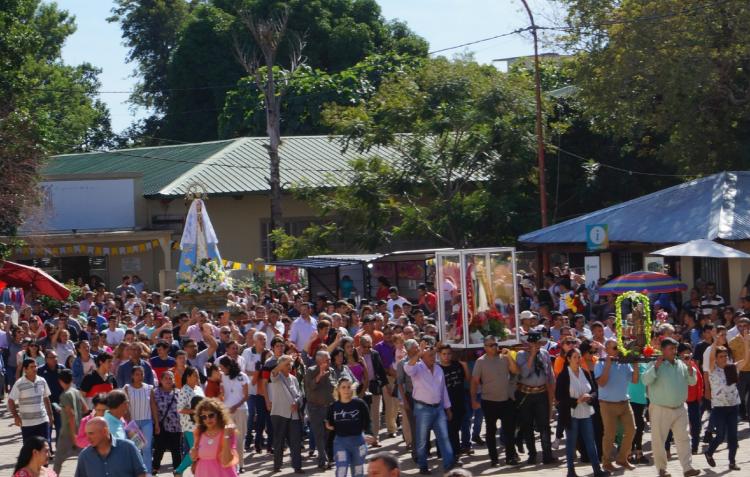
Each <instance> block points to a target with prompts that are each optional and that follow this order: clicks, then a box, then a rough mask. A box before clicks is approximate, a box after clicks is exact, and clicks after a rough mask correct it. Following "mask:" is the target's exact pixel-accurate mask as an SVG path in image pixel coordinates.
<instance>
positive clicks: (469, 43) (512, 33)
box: [427, 27, 533, 55]
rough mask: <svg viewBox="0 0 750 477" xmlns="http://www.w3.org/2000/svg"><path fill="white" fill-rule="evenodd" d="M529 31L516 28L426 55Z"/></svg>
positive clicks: (528, 28)
mask: <svg viewBox="0 0 750 477" xmlns="http://www.w3.org/2000/svg"><path fill="white" fill-rule="evenodd" d="M530 30H533V28H532V27H525V28H517V29H515V30H513V31H509V32H507V33H502V34H500V35H495V36H491V37H488V38H482V39H481V40H474V41H469V42H466V43H461V44H460V45H456V46H449V47H447V48H441V49H439V50H433V51H430V52H429V53H427V54H428V55H434V54H436V53H442V52H444V51H450V50H457V49H458V48H464V47H466V46H471V45H476V44H477V43H484V42H486V41H492V40H497V39H498V38H503V37H506V36H511V35H516V34H518V33H523V32H525V31H530Z"/></svg>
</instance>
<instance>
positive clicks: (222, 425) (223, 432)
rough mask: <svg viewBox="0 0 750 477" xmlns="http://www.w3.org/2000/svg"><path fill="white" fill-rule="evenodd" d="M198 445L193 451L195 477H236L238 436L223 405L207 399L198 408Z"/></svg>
mask: <svg viewBox="0 0 750 477" xmlns="http://www.w3.org/2000/svg"><path fill="white" fill-rule="evenodd" d="M195 415H196V416H197V417H198V420H197V423H196V427H195V429H194V431H193V432H194V434H195V436H194V437H195V443H194V444H193V447H192V449H190V458H191V459H192V460H193V462H194V464H193V475H195V477H237V470H236V466H237V464H238V462H239V455H238V454H237V450H236V446H237V433H236V432H235V429H234V426H233V424H232V419H231V417H229V412H228V411H227V408H226V407H224V404H222V402H221V401H219V400H218V399H214V398H207V399H204V400H203V401H201V402H200V404H198V406H197V407H196V408H195Z"/></svg>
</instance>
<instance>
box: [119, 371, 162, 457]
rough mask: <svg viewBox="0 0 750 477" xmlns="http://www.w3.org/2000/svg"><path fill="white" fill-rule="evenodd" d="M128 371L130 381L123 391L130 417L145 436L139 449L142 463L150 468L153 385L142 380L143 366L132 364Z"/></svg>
mask: <svg viewBox="0 0 750 477" xmlns="http://www.w3.org/2000/svg"><path fill="white" fill-rule="evenodd" d="M130 372H131V373H132V374H131V376H132V383H131V384H126V385H125V387H124V388H123V391H125V394H127V395H128V403H129V409H130V419H131V420H133V421H135V423H136V424H138V428H139V429H140V430H141V432H142V433H143V436H144V437H145V438H146V445H145V446H144V447H143V449H141V454H143V463H144V464H146V468H147V469H151V460H152V457H153V451H152V443H153V438H154V415H153V413H152V412H151V410H152V406H153V403H152V402H151V391H152V390H153V388H154V387H153V386H152V385H150V384H146V383H144V382H143V378H144V376H145V373H144V371H143V367H141V366H133V369H132V370H131V371H130Z"/></svg>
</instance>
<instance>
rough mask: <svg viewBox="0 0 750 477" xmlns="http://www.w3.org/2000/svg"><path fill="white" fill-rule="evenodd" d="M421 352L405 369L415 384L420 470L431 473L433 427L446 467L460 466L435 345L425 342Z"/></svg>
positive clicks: (414, 399)
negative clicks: (450, 433)
mask: <svg viewBox="0 0 750 477" xmlns="http://www.w3.org/2000/svg"><path fill="white" fill-rule="evenodd" d="M421 346H422V347H423V348H422V350H421V352H420V353H418V354H415V355H413V356H411V357H410V358H409V361H408V362H407V363H406V364H404V372H405V373H406V374H407V375H408V376H409V377H410V378H411V381H412V385H413V392H412V398H413V401H414V417H415V420H416V427H417V429H416V433H415V434H416V447H417V464H418V465H419V473H420V474H422V475H430V474H431V472H430V470H429V468H428V467H427V439H428V438H429V435H430V430H432V431H433V432H434V433H435V437H436V438H437V444H438V449H440V455H441V456H442V457H443V468H444V469H445V471H449V470H451V469H452V468H454V467H456V466H457V465H458V462H457V460H456V457H455V454H454V452H453V448H452V447H451V442H450V439H449V437H448V420H450V419H452V418H453V414H452V412H451V401H450V398H449V397H448V388H446V386H445V376H444V375H443V370H442V368H441V367H440V366H437V365H436V364H435V349H434V348H433V345H431V344H429V343H428V342H426V341H422V343H421Z"/></svg>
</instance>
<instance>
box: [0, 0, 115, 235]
mask: <svg viewBox="0 0 750 477" xmlns="http://www.w3.org/2000/svg"><path fill="white" fill-rule="evenodd" d="M74 31H75V23H74V21H73V18H72V17H70V15H69V14H68V13H67V12H65V11H63V10H59V9H58V8H57V6H56V5H55V4H42V3H41V2H40V1H39V0H8V1H5V2H3V8H2V9H0V168H1V169H2V170H3V180H2V181H0V208H2V209H3V214H2V216H1V217H0V234H11V235H12V234H14V233H15V231H16V227H17V226H18V225H19V224H20V222H21V220H22V216H23V213H24V211H25V210H27V209H28V208H29V207H31V206H33V205H34V204H36V203H37V202H38V199H39V196H38V189H37V188H36V187H35V185H36V182H37V179H38V177H37V170H38V168H39V166H40V165H41V163H42V161H43V158H44V157H45V155H46V154H50V153H60V152H69V151H81V150H87V149H89V148H95V147H101V146H103V145H106V144H108V143H109V141H110V140H111V137H112V132H111V129H110V122H109V113H108V111H107V109H106V107H105V106H104V104H103V103H102V102H101V101H100V100H99V99H98V97H97V89H98V88H99V87H100V84H99V81H98V79H97V75H98V74H99V70H98V69H96V68H94V67H93V66H91V65H89V64H82V65H79V66H69V65H65V64H63V63H62V61H61V58H60V51H61V49H62V45H63V43H64V42H65V39H66V38H67V37H68V36H69V35H71V34H72V33H73V32H74Z"/></svg>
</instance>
